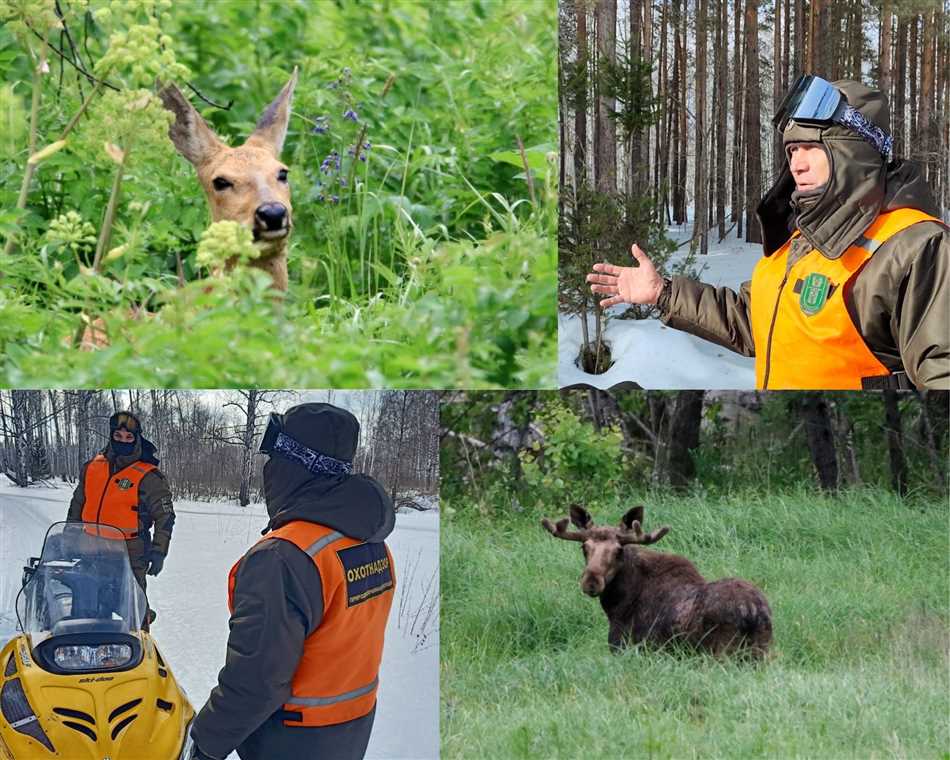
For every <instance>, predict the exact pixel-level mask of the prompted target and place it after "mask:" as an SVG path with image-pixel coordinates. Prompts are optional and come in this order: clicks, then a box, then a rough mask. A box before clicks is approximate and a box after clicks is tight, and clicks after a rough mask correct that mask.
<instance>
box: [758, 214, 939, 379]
mask: <svg viewBox="0 0 950 760" xmlns="http://www.w3.org/2000/svg"><path fill="white" fill-rule="evenodd" d="M923 221H940V220H939V219H936V218H935V217H933V216H930V215H929V214H925V213H924V212H923V211H919V210H917V209H912V208H902V209H897V210H896V211H889V212H887V213H884V214H881V215H880V216H878V218H877V219H876V220H875V221H874V223H873V224H872V225H871V226H870V227H868V229H867V230H865V232H864V236H863V237H862V238H860V239H859V240H858V241H857V242H855V243H854V244H853V245H851V246H850V247H849V248H848V249H847V250H846V251H845V252H844V253H843V254H842V255H841V257H840V258H837V259H829V258H827V257H825V256H824V255H822V253H821V252H820V251H819V250H818V249H816V248H813V249H812V250H811V251H809V252H808V253H807V254H806V255H804V256H802V257H801V258H800V259H799V260H798V261H796V262H795V263H794V264H793V265H792V266H791V268H789V266H788V253H789V250H790V248H791V244H792V240H794V239H795V237H797V236H798V235H799V232H798V231H797V230H796V232H795V233H794V234H793V235H792V237H791V238H789V240H788V241H787V242H786V243H785V245H783V246H782V247H781V248H780V249H779V250H777V251H776V252H775V253H773V254H772V255H771V256H763V257H762V258H761V259H760V260H759V262H758V263H757V264H756V266H755V271H754V272H753V273H752V290H751V299H750V316H751V320H752V336H753V340H754V342H755V384H756V387H757V388H815V389H827V390H833V389H860V388H861V387H862V382H861V381H862V379H863V378H873V377H880V376H883V375H889V374H891V372H890V370H888V369H887V367H885V366H884V365H883V364H881V362H880V361H879V360H878V359H877V357H876V356H874V354H873V353H871V350H870V349H869V348H868V346H867V344H866V343H865V342H864V339H863V338H862V337H861V334H860V333H859V332H858V330H857V328H856V327H855V324H854V322H853V321H852V320H851V316H850V315H849V314H848V309H847V306H846V305H845V294H846V293H850V291H851V287H852V286H853V284H854V279H855V277H857V275H858V273H859V272H860V271H861V269H862V267H863V266H864V264H865V263H866V262H867V261H868V259H870V258H871V256H872V255H874V252H875V251H876V250H877V249H878V248H880V247H881V246H882V245H883V244H884V243H885V242H886V241H887V240H889V239H890V238H891V237H893V236H894V235H896V234H897V233H898V232H900V231H901V230H904V229H907V228H908V227H910V226H911V225H912V224H917V223H918V222H923Z"/></svg>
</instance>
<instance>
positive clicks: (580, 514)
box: [571, 504, 594, 528]
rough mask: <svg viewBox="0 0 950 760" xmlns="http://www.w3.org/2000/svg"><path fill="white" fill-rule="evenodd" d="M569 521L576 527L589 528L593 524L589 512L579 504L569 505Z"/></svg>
mask: <svg viewBox="0 0 950 760" xmlns="http://www.w3.org/2000/svg"><path fill="white" fill-rule="evenodd" d="M571 522H572V523H574V524H575V525H576V526H577V527H578V528H589V527H590V526H591V525H592V524H593V522H594V521H593V520H592V519H591V516H590V512H588V511H587V510H586V509H584V508H583V507H582V506H581V505H580V504H572V505H571Z"/></svg>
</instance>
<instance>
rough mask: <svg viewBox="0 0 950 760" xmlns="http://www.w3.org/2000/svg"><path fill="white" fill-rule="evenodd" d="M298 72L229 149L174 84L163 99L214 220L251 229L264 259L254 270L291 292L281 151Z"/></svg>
mask: <svg viewBox="0 0 950 760" xmlns="http://www.w3.org/2000/svg"><path fill="white" fill-rule="evenodd" d="M296 85H297V69H296V68H295V69H294V71H293V74H292V75H291V77H290V81H288V82H287V84H286V85H284V87H283V89H282V90H281V91H280V94H279V95H278V96H277V97H276V98H275V99H274V101H273V102H272V103H271V104H270V105H269V106H267V108H266V109H265V110H264V113H263V114H262V115H261V117H260V119H259V120H258V122H257V126H256V128H255V130H254V132H253V133H252V134H251V136H250V137H248V138H247V140H246V141H245V142H244V144H243V145H241V146H239V147H237V148H231V147H229V146H228V145H227V144H226V143H224V142H223V141H222V140H220V139H219V138H218V136H217V135H215V133H214V131H213V130H212V129H211V127H209V126H208V123H207V122H206V121H205V120H204V119H202V118H201V115H200V114H199V113H198V111H196V110H195V108H194V106H192V105H191V103H190V102H189V101H188V99H187V98H186V97H185V96H184V95H182V93H181V91H180V90H179V89H178V88H177V87H176V86H175V85H173V84H170V85H168V86H167V87H164V88H163V89H162V90H161V91H160V92H159V96H160V97H161V99H162V103H163V104H164V106H165V108H166V109H168V110H169V111H171V112H172V113H173V114H174V115H175V121H174V122H173V123H172V125H171V126H170V127H169V130H168V136H169V137H170V138H171V141H172V143H174V145H175V147H176V148H177V149H178V152H179V153H181V155H183V156H184V157H185V158H186V159H188V160H189V161H190V162H191V163H192V164H193V165H194V166H195V169H196V170H197V172H198V179H199V181H200V182H201V186H202V187H203V188H204V191H205V195H206V196H207V198H208V204H209V205H210V207H211V218H212V220H213V221H215V222H219V221H222V220H231V221H235V222H239V223H241V224H243V225H244V226H245V227H247V228H248V229H250V230H251V231H252V233H253V236H254V242H255V244H256V245H257V246H258V247H259V248H260V249H261V255H260V257H258V258H257V259H254V260H253V261H252V262H251V266H255V267H258V268H260V269H263V270H264V271H265V272H267V273H268V274H270V276H271V278H272V279H273V281H274V287H275V288H277V289H278V290H287V242H288V240H289V238H290V232H291V230H292V229H293V220H292V209H291V206H290V185H289V184H288V181H287V173H288V168H287V166H286V165H285V164H284V163H283V162H282V161H281V160H280V152H281V150H282V149H283V147H284V139H285V138H286V137H287V123H288V121H289V119H290V109H291V103H292V101H293V95H294V88H295V87H296Z"/></svg>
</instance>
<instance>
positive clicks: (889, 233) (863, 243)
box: [854, 208, 942, 253]
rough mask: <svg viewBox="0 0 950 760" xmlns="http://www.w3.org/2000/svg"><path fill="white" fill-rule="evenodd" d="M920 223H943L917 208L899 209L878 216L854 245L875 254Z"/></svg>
mask: <svg viewBox="0 0 950 760" xmlns="http://www.w3.org/2000/svg"><path fill="white" fill-rule="evenodd" d="M918 222H940V223H941V224H942V222H941V220H940V219H938V218H937V217H935V216H931V215H930V214H928V213H926V212H924V211H921V210H920V209H916V208H899V209H895V210H894V211H888V212H886V213H883V214H881V215H880V216H878V218H877V219H875V220H874V223H873V224H872V225H871V226H870V227H868V228H867V229H866V230H865V231H864V234H863V235H862V236H861V237H860V238H858V239H857V240H856V241H854V245H856V246H858V247H859V248H864V249H865V250H866V251H868V252H869V253H874V252H875V251H876V250H877V249H878V248H880V247H881V246H882V245H884V243H886V242H887V241H888V240H890V239H891V238H892V237H893V236H894V235H896V234H897V233H898V232H901V231H902V230H906V229H907V228H908V227H910V226H912V225H914V224H917V223H918Z"/></svg>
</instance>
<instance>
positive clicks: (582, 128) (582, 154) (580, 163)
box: [574, 0, 588, 189]
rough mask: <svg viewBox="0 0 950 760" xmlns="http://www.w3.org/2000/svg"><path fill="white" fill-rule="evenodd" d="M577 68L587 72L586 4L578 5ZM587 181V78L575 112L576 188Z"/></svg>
mask: <svg viewBox="0 0 950 760" xmlns="http://www.w3.org/2000/svg"><path fill="white" fill-rule="evenodd" d="M577 67H578V69H579V70H581V71H584V72H586V71H587V67H588V60H587V11H586V3H585V2H583V1H582V0H579V2H578V3H577ZM586 179H587V76H586V74H585V76H584V84H583V87H582V88H581V89H580V90H579V91H578V92H577V102H576V103H575V111H574V187H575V189H578V188H581V187H583V186H584V185H585V184H586Z"/></svg>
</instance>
